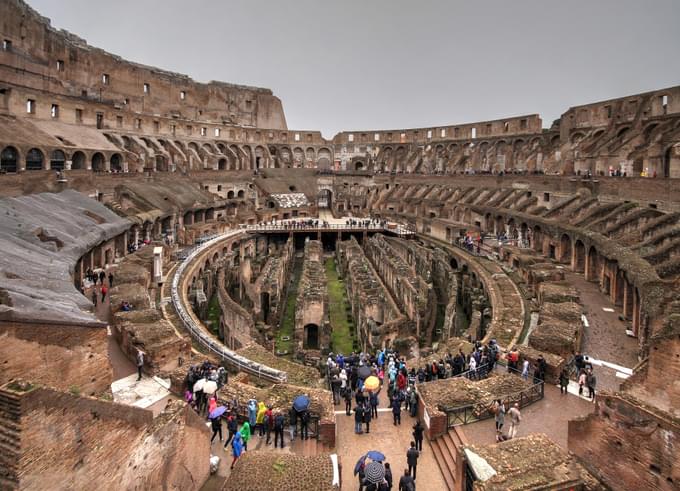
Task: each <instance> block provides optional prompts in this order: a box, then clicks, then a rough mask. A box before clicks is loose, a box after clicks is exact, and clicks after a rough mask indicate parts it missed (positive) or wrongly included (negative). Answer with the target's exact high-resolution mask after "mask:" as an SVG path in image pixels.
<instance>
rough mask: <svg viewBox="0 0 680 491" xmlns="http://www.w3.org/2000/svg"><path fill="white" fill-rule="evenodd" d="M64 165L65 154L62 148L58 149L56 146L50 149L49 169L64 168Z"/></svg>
mask: <svg viewBox="0 0 680 491" xmlns="http://www.w3.org/2000/svg"><path fill="white" fill-rule="evenodd" d="M65 165H66V154H65V153H64V152H63V150H59V149H58V148H57V149H55V150H52V153H51V154H50V169H52V170H64V166H65Z"/></svg>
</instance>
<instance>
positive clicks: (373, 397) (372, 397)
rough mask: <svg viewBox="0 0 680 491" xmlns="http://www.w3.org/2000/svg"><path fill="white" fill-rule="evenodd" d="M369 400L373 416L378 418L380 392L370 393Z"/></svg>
mask: <svg viewBox="0 0 680 491" xmlns="http://www.w3.org/2000/svg"><path fill="white" fill-rule="evenodd" d="M369 402H370V404H371V411H370V413H371V416H372V417H374V418H376V419H377V418H378V393H377V392H371V394H370V395H369Z"/></svg>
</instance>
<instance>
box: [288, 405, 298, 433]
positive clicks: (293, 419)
mask: <svg viewBox="0 0 680 491" xmlns="http://www.w3.org/2000/svg"><path fill="white" fill-rule="evenodd" d="M297 414H298V413H297V411H296V410H295V408H294V407H291V408H290V410H289V411H288V432H289V433H290V441H291V442H292V441H293V440H295V432H296V430H297Z"/></svg>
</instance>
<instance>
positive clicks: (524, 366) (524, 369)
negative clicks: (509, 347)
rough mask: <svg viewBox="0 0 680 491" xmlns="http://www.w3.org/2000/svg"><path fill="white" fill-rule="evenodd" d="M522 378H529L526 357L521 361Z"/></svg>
mask: <svg viewBox="0 0 680 491" xmlns="http://www.w3.org/2000/svg"><path fill="white" fill-rule="evenodd" d="M522 378H523V379H524V380H527V379H528V378H529V360H527V359H526V358H525V359H524V362H523V363H522Z"/></svg>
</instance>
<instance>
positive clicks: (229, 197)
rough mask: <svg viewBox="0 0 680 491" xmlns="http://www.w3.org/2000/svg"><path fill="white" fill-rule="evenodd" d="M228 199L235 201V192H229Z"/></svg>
mask: <svg viewBox="0 0 680 491" xmlns="http://www.w3.org/2000/svg"><path fill="white" fill-rule="evenodd" d="M227 199H234V191H229V192H228V193H227Z"/></svg>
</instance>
